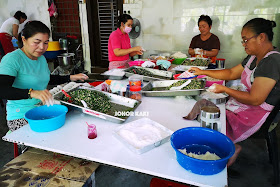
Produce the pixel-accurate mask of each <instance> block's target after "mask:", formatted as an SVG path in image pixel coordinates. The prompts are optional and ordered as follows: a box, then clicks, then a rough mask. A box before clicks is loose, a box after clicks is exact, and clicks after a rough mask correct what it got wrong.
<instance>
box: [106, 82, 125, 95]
mask: <svg viewBox="0 0 280 187" xmlns="http://www.w3.org/2000/svg"><path fill="white" fill-rule="evenodd" d="M126 87H127V83H126V82H121V81H116V80H113V81H112V82H111V85H110V89H111V91H112V93H118V92H125V91H126Z"/></svg>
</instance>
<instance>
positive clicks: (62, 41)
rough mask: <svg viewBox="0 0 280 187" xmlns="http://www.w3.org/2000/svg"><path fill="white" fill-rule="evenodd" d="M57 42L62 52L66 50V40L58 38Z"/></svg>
mask: <svg viewBox="0 0 280 187" xmlns="http://www.w3.org/2000/svg"><path fill="white" fill-rule="evenodd" d="M58 41H59V44H60V48H61V49H62V50H68V40H67V39H66V38H59V40H58Z"/></svg>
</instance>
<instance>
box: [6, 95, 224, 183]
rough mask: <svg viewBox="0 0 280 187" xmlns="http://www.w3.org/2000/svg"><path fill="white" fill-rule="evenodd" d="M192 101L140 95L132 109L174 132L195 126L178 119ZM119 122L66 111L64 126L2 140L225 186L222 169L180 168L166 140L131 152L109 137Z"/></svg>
mask: <svg viewBox="0 0 280 187" xmlns="http://www.w3.org/2000/svg"><path fill="white" fill-rule="evenodd" d="M194 104H195V100H193V99H188V98H186V97H182V96H179V97H175V98H174V97H143V99H142V103H141V104H140V106H139V107H138V108H137V110H136V111H138V112H139V113H140V112H147V113H148V114H149V115H148V116H145V117H148V118H150V119H152V120H154V121H157V122H158V123H160V124H162V125H164V126H165V127H167V128H169V129H170V130H172V131H176V130H178V129H180V128H184V127H189V126H199V123H198V122H197V121H188V120H184V119H183V118H182V117H183V116H186V115H187V114H188V113H189V112H190V111H191V109H192V107H193V105H194ZM218 106H219V107H220V110H221V122H222V124H223V127H222V132H223V133H225V131H226V130H225V128H226V127H225V124H226V121H225V106H224V104H223V105H218ZM147 113H146V114H147ZM142 114H143V113H142ZM139 118H141V116H130V117H129V118H128V119H127V121H126V122H125V123H127V122H130V121H133V120H136V119H139ZM86 122H88V123H94V124H95V125H96V127H97V134H98V136H97V138H96V139H93V140H92V139H88V137H87V125H86ZM119 125H121V124H116V123H112V122H108V121H105V120H102V119H99V118H96V117H93V116H90V115H87V114H83V113H80V112H77V111H70V112H69V113H68V114H67V117H66V122H65V125H64V126H63V127H61V128H60V129H58V130H55V131H52V132H48V133H37V132H34V131H32V130H31V129H30V127H29V125H26V126H24V127H22V128H20V129H18V130H16V131H14V132H12V133H11V134H8V135H6V136H4V137H3V140H6V141H10V142H15V143H21V144H25V145H27V146H31V147H36V148H40V149H43V150H48V151H53V152H57V153H61V154H65V155H70V156H74V157H78V158H83V159H88V160H91V161H96V162H100V163H104V164H109V165H112V166H117V167H120V168H125V169H129V170H133V171H137V172H141V173H146V174H150V175H153V176H158V177H162V178H166V179H171V180H174V181H179V182H183V183H187V184H192V185H196V186H215V187H222V186H226V185H227V170H226V168H225V169H224V170H223V171H222V172H220V173H218V174H215V175H209V176H203V175H197V174H193V173H191V172H189V171H186V170H185V169H183V168H182V167H181V166H180V165H179V164H178V162H177V160H176V155H175V151H174V150H173V148H172V147H171V144H170V142H167V143H165V144H163V145H161V146H159V147H157V148H154V149H152V150H150V151H148V152H146V153H143V154H141V155H138V154H135V153H133V152H132V151H130V150H129V149H128V148H127V147H125V146H124V144H122V143H121V142H120V141H119V140H117V139H116V138H115V137H114V136H113V131H114V129H115V128H116V127H118V126H119Z"/></svg>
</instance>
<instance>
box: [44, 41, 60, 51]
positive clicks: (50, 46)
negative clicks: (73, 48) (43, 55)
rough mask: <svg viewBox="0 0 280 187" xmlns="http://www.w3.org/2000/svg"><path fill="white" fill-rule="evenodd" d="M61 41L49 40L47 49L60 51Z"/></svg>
mask: <svg viewBox="0 0 280 187" xmlns="http://www.w3.org/2000/svg"><path fill="white" fill-rule="evenodd" d="M60 50H61V48H60V45H59V41H49V44H48V49H47V51H60Z"/></svg>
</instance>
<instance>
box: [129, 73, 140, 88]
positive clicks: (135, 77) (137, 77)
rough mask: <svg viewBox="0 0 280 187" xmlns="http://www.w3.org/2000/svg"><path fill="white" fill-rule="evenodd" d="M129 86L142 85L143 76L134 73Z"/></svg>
mask: <svg viewBox="0 0 280 187" xmlns="http://www.w3.org/2000/svg"><path fill="white" fill-rule="evenodd" d="M128 81H129V86H141V85H142V81H143V76H141V75H136V74H135V75H132V76H130V77H129V78H128Z"/></svg>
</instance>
